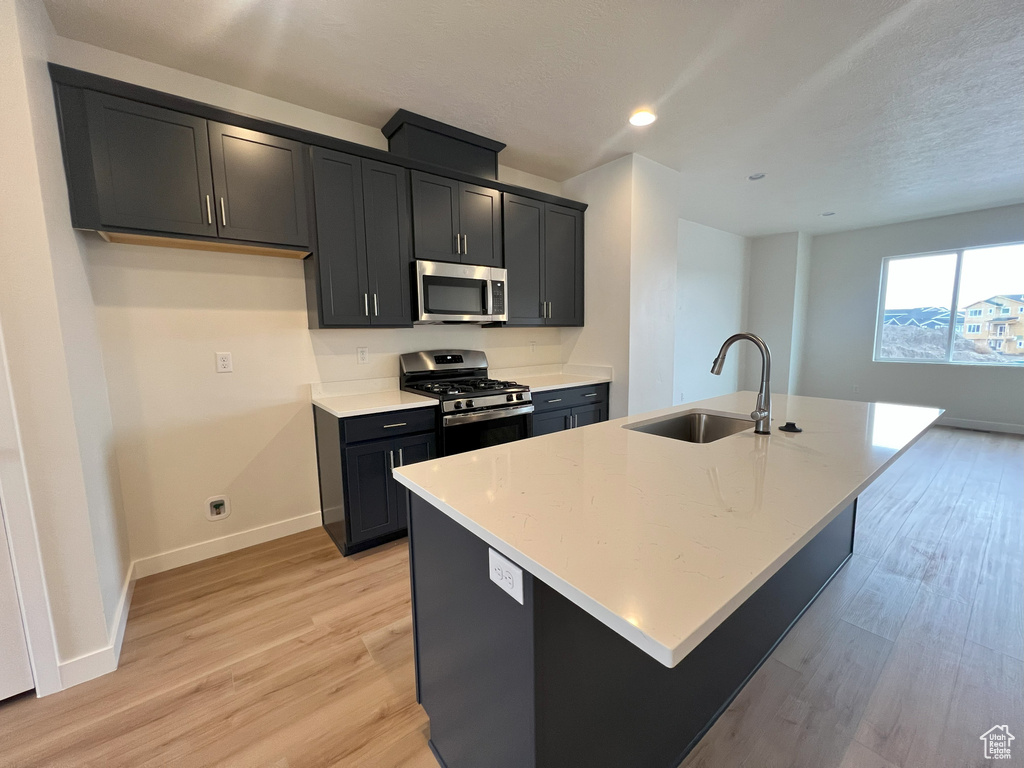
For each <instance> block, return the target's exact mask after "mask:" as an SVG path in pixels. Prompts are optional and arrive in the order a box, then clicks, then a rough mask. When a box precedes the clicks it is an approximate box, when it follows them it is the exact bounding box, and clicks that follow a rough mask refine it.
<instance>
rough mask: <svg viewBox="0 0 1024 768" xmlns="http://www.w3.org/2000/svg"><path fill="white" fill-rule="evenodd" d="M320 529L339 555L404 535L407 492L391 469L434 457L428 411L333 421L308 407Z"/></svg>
mask: <svg viewBox="0 0 1024 768" xmlns="http://www.w3.org/2000/svg"><path fill="white" fill-rule="evenodd" d="M313 412H314V418H315V426H316V445H317V466H318V469H319V476H320V504H321V510H322V516H323V525H324V529H325V530H326V531H327V533H328V534H330V536H331V538H332V539H334V543H335V544H337V546H338V549H340V550H341V552H342V554H344V555H350V554H352V553H353V552H359V551H360V550H363V549H367V548H369V547H372V546H376V545H377V544H381V543H383V542H385V541H390V540H391V539H394V538H398V537H400V536H404V535H405V532H406V526H407V521H408V517H409V492H408V491H407V490H406V489H405V487H404V486H402V485H400V484H399V483H397V482H396V481H395V479H394V477H393V476H392V471H393V470H394V469H395V468H397V467H400V466H403V465H408V464H415V463H417V462H420V461H426V460H427V459H432V458H434V457H435V456H436V455H437V439H436V436H435V431H434V430H435V418H436V415H435V413H434V409H433V408H424V409H418V410H414V411H397V412H394V413H389V414H375V415H373V416H357V417H354V418H351V419H338V418H337V417H336V416H334V415H333V414H330V413H328V412H327V411H325V410H323V409H322V408H318V407H315V406H314V408H313Z"/></svg>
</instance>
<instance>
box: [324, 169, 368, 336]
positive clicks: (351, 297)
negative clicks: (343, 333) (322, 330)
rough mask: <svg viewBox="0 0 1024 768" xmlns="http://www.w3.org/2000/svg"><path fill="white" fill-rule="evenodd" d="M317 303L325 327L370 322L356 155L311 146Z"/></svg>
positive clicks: (363, 226) (364, 238) (361, 200)
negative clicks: (318, 290) (318, 286)
mask: <svg viewBox="0 0 1024 768" xmlns="http://www.w3.org/2000/svg"><path fill="white" fill-rule="evenodd" d="M313 189H314V202H315V205H316V213H317V216H316V230H317V250H318V255H317V261H318V266H319V272H320V275H319V277H320V297H319V303H320V308H321V313H322V315H323V324H324V325H326V326H352V325H369V324H370V311H369V275H368V274H367V265H366V231H365V224H364V214H363V177H362V164H361V161H360V159H359V158H358V157H354V156H352V155H345V154H342V153H341V152H331V151H329V150H326V149H314V150H313Z"/></svg>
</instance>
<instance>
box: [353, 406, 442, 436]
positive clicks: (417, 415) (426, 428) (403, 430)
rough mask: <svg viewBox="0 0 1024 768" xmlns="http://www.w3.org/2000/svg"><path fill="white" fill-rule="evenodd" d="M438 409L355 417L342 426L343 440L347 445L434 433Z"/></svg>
mask: <svg viewBox="0 0 1024 768" xmlns="http://www.w3.org/2000/svg"><path fill="white" fill-rule="evenodd" d="M436 411H437V409H436V408H417V409H415V410H408V411H389V412H388V413H375V414H373V415H372V416H355V417H353V418H351V419H345V420H344V422H343V425H342V431H341V433H342V439H343V440H344V441H345V442H346V443H357V442H361V441H363V440H379V439H381V438H386V437H396V436H398V435H409V434H412V433H413V432H433V431H434V427H435V426H436V424H437V414H436Z"/></svg>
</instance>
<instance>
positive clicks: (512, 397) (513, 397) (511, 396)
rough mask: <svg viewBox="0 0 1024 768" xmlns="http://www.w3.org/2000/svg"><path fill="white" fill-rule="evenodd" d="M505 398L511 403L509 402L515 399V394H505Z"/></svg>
mask: <svg viewBox="0 0 1024 768" xmlns="http://www.w3.org/2000/svg"><path fill="white" fill-rule="evenodd" d="M505 399H506V400H507V401H508V402H510V403H511V402H512V401H513V400H515V399H516V396H515V395H505Z"/></svg>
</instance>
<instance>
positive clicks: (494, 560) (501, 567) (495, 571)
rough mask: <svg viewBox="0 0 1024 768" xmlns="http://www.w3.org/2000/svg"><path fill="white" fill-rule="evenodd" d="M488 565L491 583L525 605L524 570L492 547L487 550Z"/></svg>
mask: <svg viewBox="0 0 1024 768" xmlns="http://www.w3.org/2000/svg"><path fill="white" fill-rule="evenodd" d="M487 565H488V568H489V570H490V576H491V581H493V582H494V583H495V584H497V585H498V586H499V587H501V588H502V589H504V590H505V591H506V592H508V593H509V594H510V595H512V597H513V598H515V600H516V602H518V603H519V604H520V605H522V604H523V569H522V568H520V567H519V566H518V565H516V564H514V563H513V562H512V561H511V560H509V559H508V558H506V557H502V556H501V555H499V554H498V553H497V552H495V551H494V550H493V549H491V548H490V547H488V548H487Z"/></svg>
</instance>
